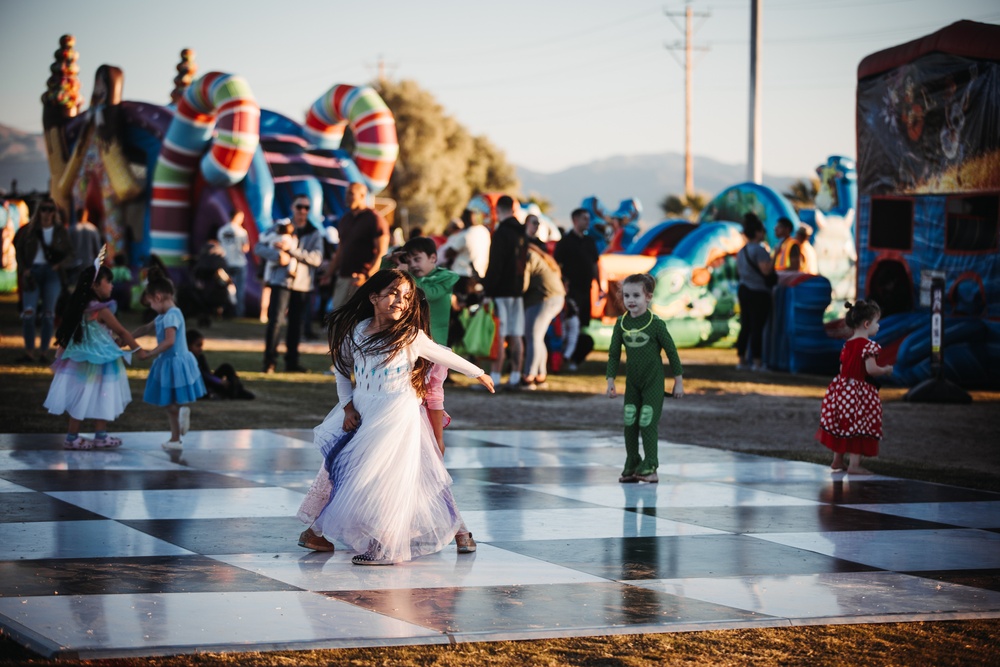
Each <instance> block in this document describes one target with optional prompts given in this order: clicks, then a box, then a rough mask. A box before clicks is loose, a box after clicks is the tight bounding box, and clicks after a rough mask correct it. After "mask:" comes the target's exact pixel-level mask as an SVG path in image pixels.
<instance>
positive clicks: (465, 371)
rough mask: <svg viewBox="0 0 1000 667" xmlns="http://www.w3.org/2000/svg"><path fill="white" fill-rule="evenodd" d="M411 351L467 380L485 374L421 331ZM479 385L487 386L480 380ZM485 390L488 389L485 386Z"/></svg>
mask: <svg viewBox="0 0 1000 667" xmlns="http://www.w3.org/2000/svg"><path fill="white" fill-rule="evenodd" d="M412 350H413V352H414V353H415V354H416V356H418V357H423V358H424V359H427V360H428V361H431V362H433V363H435V364H440V365H442V366H445V367H447V368H450V369H451V370H453V371H458V372H459V373H461V374H462V375H464V376H466V377H469V378H476V379H478V378H479V377H480V376H482V375H483V374H485V373H486V371H484V370H483V369H482V368H480V367H479V366H476V365H475V364H473V363H472V362H470V361H466V360H465V359H463V358H462V357H460V356H458V355H457V354H455V353H454V352H452V351H451V350H449V349H448V348H446V347H444V346H443V345H438V344H437V343H435V342H434V341H432V340H431V339H430V337H429V336H428V335H427V334H425V333H424V332H423V331H419V332H417V338H416V340H414V341H413V345H412ZM479 383H480V384H482V385H483V386H487V385H486V384H485V383H483V381H482V380H480V381H479ZM487 388H489V387H488V386H487Z"/></svg>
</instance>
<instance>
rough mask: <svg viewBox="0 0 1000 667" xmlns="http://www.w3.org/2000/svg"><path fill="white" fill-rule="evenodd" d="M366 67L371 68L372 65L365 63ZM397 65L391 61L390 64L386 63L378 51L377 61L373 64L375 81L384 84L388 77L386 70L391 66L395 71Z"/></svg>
mask: <svg viewBox="0 0 1000 667" xmlns="http://www.w3.org/2000/svg"><path fill="white" fill-rule="evenodd" d="M367 67H369V68H371V67H372V65H367ZM397 67H398V65H397V64H395V63H393V64H391V65H389V64H388V63H386V62H385V58H384V57H383V56H382V54H381V53H380V54H379V55H378V62H377V63H376V64H375V65H374V68H375V72H376V74H375V76H376V77H378V78H377V79H376V81H377V82H378V83H379V84H380V85H384V84H385V83H386V81H388V78H389V76H390V72H388V71H387V70H388V69H389V68H391V69H392V71H393V72H395V71H396V68H397Z"/></svg>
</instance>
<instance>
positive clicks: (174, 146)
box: [149, 72, 260, 266]
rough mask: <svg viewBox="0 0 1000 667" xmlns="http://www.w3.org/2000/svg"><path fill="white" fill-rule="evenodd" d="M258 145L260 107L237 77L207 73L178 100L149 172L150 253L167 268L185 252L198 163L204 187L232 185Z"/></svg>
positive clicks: (239, 177)
mask: <svg viewBox="0 0 1000 667" xmlns="http://www.w3.org/2000/svg"><path fill="white" fill-rule="evenodd" d="M213 133H214V134H215V136H214V137H213V136H212V135H213ZM209 143H211V150H209V151H208V152H207V153H206V152H205V149H206V147H207V146H209ZM258 143H260V106H259V105H258V104H257V101H256V100H255V99H254V97H253V93H252V92H250V86H249V85H248V84H247V82H246V81H245V80H244V79H242V78H241V77H238V76H234V75H232V74H225V73H223V72H210V73H208V74H206V75H205V76H203V77H201V78H200V79H198V80H197V81H195V82H194V83H193V84H191V86H190V87H189V88H188V89H187V90H186V91H185V92H184V95H183V97H181V98H180V100H178V102H177V111H176V113H175V114H174V119H173V122H171V123H170V128H169V129H168V130H167V135H166V137H164V139H163V146H162V148H161V149H160V157H159V159H158V160H157V162H156V169H155V170H154V171H153V196H152V203H151V207H150V224H149V227H150V250H151V252H153V253H156V254H157V255H159V256H160V258H161V259H163V261H164V263H165V264H166V265H167V266H176V265H179V264H180V263H181V261H182V257H183V256H184V255H185V254H186V253H187V252H188V233H189V231H190V228H191V205H192V201H191V199H192V194H193V192H192V188H193V185H194V182H195V175H196V174H197V173H198V172H197V171H196V169H198V164H199V161H200V164H201V166H200V173H201V175H202V177H203V178H204V179H205V181H206V182H207V183H209V184H211V185H216V186H230V185H235V184H236V183H239V182H240V181H241V180H243V178H244V177H245V176H246V174H247V170H248V169H249V168H250V162H251V160H252V159H253V154H254V151H255V150H256V149H257V144H258Z"/></svg>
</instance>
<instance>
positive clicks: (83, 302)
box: [56, 266, 112, 347]
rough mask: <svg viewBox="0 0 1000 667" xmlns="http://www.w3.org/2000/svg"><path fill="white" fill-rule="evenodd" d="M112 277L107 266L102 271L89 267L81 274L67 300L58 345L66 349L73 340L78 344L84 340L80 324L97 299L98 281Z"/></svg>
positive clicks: (58, 335) (58, 332)
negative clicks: (95, 288)
mask: <svg viewBox="0 0 1000 667" xmlns="http://www.w3.org/2000/svg"><path fill="white" fill-rule="evenodd" d="M95 272H96V273H97V279H96V280H95V279H94V273H95ZM111 275H112V274H111V269H109V268H108V267H106V266H101V268H100V269H95V268H94V267H93V266H88V267H87V268H85V269H84V270H83V272H82V273H80V279H79V280H77V282H76V290H75V291H74V292H73V293H72V294H71V295H70V297H69V299H67V300H66V305H65V306H64V307H63V310H62V321H61V322H60V324H59V328H58V329H56V344H57V345H60V346H62V347H66V346H67V345H69V343H70V341H71V340H73V341H76V342H77V343H79V342H80V341H81V340H83V327H81V326H80V323H81V322H83V313H84V312H85V311H86V310H87V305H88V304H89V303H90V302H91V301H94V300H95V299H97V294H95V293H94V285H96V284H97V281H98V280H104V279H107V280H111Z"/></svg>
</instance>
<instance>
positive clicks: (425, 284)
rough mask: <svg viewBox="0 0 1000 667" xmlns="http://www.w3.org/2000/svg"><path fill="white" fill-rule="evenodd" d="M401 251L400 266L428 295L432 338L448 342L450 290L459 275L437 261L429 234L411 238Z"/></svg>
mask: <svg viewBox="0 0 1000 667" xmlns="http://www.w3.org/2000/svg"><path fill="white" fill-rule="evenodd" d="M402 255H403V261H405V262H406V264H405V265H403V266H401V267H400V268H401V269H404V270H406V271H409V272H410V274H411V275H412V276H413V278H414V281H415V282H416V283H417V287H419V288H420V289H422V290H423V291H424V295H425V296H426V297H427V305H429V306H430V309H431V339H432V340H433V341H434V342H435V343H438V344H439V345H447V344H448V325H449V323H450V321H451V291H452V289H453V288H454V287H455V283H457V282H458V280H459V278H461V276H459V275H458V274H457V273H455V272H454V271H450V270H449V269H445V268H442V267H439V266H438V265H437V244H435V243H434V239H431V238H429V237H426V236H418V237H417V238H414V239H410V240H409V241H407V242H406V245H404V246H403V250H402Z"/></svg>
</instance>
